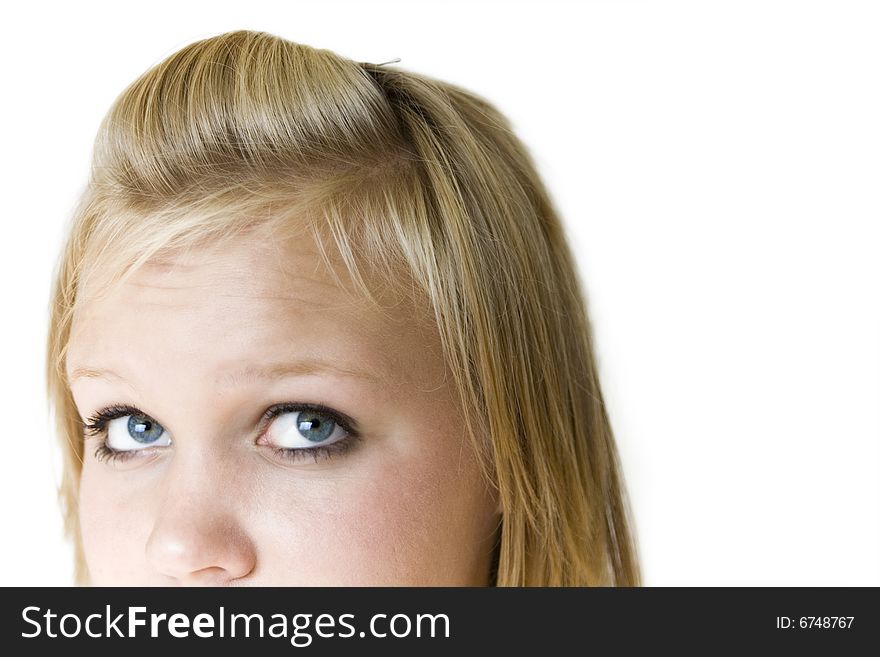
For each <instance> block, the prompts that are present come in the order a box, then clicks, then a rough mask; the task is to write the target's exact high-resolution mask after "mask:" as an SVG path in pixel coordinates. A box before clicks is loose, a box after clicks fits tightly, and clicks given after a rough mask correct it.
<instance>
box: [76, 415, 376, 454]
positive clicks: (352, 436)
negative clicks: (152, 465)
mask: <svg viewBox="0 0 880 657" xmlns="http://www.w3.org/2000/svg"><path fill="white" fill-rule="evenodd" d="M298 411H315V412H320V413H323V414H326V415H328V416H330V418H331V419H332V420H333V422H334V423H335V424H336V425H338V426H340V427H342V429H343V431H345V433H346V434H347V435H346V436H345V437H344V438H341V439H340V440H337V441H336V442H334V443H331V444H329V445H325V446H321V445H319V446H317V447H308V448H291V447H271V448H270V449H272V452H273V453H274V454H275V456H277V457H279V458H283V459H287V460H290V461H300V460H304V459H305V458H307V457H308V456H309V455H310V456H312V457H313V458H314V460H315V463H317V462H318V459H325V458H326V459H328V458H332V457H334V456H340V455H342V454H344V453H345V452H347V451H349V450H350V449H351V448H352V447H354V444H355V443H356V442H357V441H358V439H360V434H359V433H358V432H357V431H355V430H354V429H353V428H352V425H353V422H352V421H351V420H350V418H348V417H347V416H345V415H343V414H342V413H340V412H339V411H335V410H333V409H332V408H329V407H328V406H324V405H323V404H309V403H294V402H284V403H281V404H275V405H273V406H270V407H269V408H268V409H267V410H266V412H265V413H263V416H262V417H261V418H260V422H259V426H260V428H261V431H260V436H262V435H263V433H264V430H265V429H266V428H267V427H268V425H269V423H270V422H271V421H272V420H273V419H275V418H276V417H278V416H279V415H282V414H284V413H295V412H298ZM127 415H143V416H144V417H148V418H150V419H153V418H152V417H151V416H150V415H148V414H147V413H144V412H143V411H141V410H140V409H139V408H136V407H134V406H129V405H127V404H114V405H112V406H107V407H106V408H102V409H101V410H99V411H98V412H96V413H95V414H94V415H92V416H91V417H89V418H88V420H87V421H85V422H83V430H84V432H85V434H86V435H88V436H92V437H99V438H101V440H100V442H99V444H98V447H97V448H96V449H95V459H96V460H98V461H99V462H100V461H106V462H108V463H110V462H122V461H127V460H129V459H131V458H136V457H137V455H138V454H140V453H141V452H144V451H147V450H146V449H144V450H115V449H113V448H112V447H110V446H108V445H107V435H106V431H107V423H108V422H110V421H112V420H115V419H117V418H120V417H125V416H127ZM147 449H149V448H147Z"/></svg>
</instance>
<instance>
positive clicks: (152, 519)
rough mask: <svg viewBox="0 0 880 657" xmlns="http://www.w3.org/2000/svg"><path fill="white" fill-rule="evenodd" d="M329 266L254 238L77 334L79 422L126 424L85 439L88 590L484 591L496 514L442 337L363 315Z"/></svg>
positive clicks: (102, 310)
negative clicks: (106, 415)
mask: <svg viewBox="0 0 880 657" xmlns="http://www.w3.org/2000/svg"><path fill="white" fill-rule="evenodd" d="M317 249H318V247H317V244H316V242H315V241H314V239H313V238H301V239H300V240H299V241H291V242H290V243H289V244H287V245H272V246H267V245H266V244H265V243H263V242H259V241H256V240H255V239H253V238H251V237H243V238H242V239H241V240H240V241H239V242H237V243H236V244H235V245H226V246H223V247H213V248H211V249H202V250H200V251H197V252H195V253H193V254H190V255H189V256H188V257H187V258H186V259H178V260H176V261H175V262H174V263H173V264H174V265H175V268H174V269H173V270H171V269H170V268H169V264H170V263H167V262H166V263H164V264H160V263H153V264H151V265H150V266H148V267H145V268H143V269H141V270H139V271H138V273H137V274H136V275H135V276H134V277H132V278H131V279H130V280H129V281H128V282H127V283H125V284H123V285H122V286H121V287H119V288H117V289H116V290H115V291H114V292H113V293H112V295H110V296H109V297H107V298H106V299H100V300H93V301H91V302H89V301H87V302H86V304H85V306H84V307H83V309H82V311H81V312H78V313H77V315H76V316H75V317H74V323H73V329H72V337H71V343H70V346H69V350H68V358H67V374H68V377H69V379H70V380H71V390H72V393H73V396H74V399H75V401H76V405H77V408H78V410H79V413H80V415H81V416H82V418H83V419H85V420H86V421H87V422H88V421H89V420H90V418H92V417H94V416H95V415H96V414H97V413H99V412H100V411H101V410H102V409H105V408H107V407H112V406H124V407H131V408H121V409H117V410H116V411H115V413H111V414H110V416H111V417H112V416H113V415H116V416H117V417H115V418H113V419H107V420H106V421H105V424H104V427H103V431H101V432H99V433H98V434H97V435H90V434H91V433H92V431H87V432H86V434H87V435H86V437H85V449H84V463H83V469H82V480H81V484H80V500H79V516H80V525H81V530H82V540H83V548H84V551H85V556H86V561H87V564H88V569H89V573H90V576H91V583H92V584H94V585H153V584H155V585H178V584H180V585H187V584H189V585H199V584H202V585H224V584H229V585H244V584H259V585H279V586H283V585H291V586H293V585H485V584H487V583H488V579H489V569H490V562H491V553H492V546H493V539H494V536H493V533H494V529H495V527H496V524H497V520H498V515H497V514H498V504H497V500H496V498H495V497H494V496H493V495H492V493H490V492H489V490H488V489H487V488H486V486H485V485H484V483H483V482H482V480H481V478H480V476H479V471H478V468H477V463H476V461H475V459H474V456H473V453H472V450H471V449H470V447H469V444H468V443H467V441H466V439H465V436H464V434H463V431H462V416H461V411H460V409H459V407H458V405H457V403H456V402H455V401H454V399H453V392H452V387H451V383H452V381H451V375H450V374H449V373H448V372H447V370H446V368H445V365H444V362H443V359H442V356H441V352H440V341H439V335H438V334H437V333H436V328H435V327H434V328H433V329H432V327H433V324H431V323H430V322H428V321H426V319H425V315H423V314H418V313H416V312H415V309H414V308H412V307H409V306H407V305H406V304H403V303H402V302H401V303H398V304H397V305H394V304H393V303H389V302H388V299H386V300H384V305H385V306H386V307H387V312H386V313H384V314H383V313H382V312H380V311H379V310H376V309H373V308H371V307H370V306H368V305H367V304H366V302H365V301H356V300H352V299H351V298H350V297H348V296H346V295H345V294H344V293H343V291H342V290H341V289H340V288H339V287H337V286H336V285H335V283H334V281H333V279H332V276H331V275H330V273H329V272H328V271H326V268H325V267H323V266H322V261H321V259H320V256H319V255H318V250H317ZM340 271H341V270H340ZM85 298H86V299H88V297H87V296H86V297H85ZM303 404H321V405H323V406H324V407H326V408H327V409H328V410H326V411H325V410H323V409H318V410H314V409H313V410H309V409H303V408H297V406H298V405H303ZM267 411H269V412H270V413H271V412H273V411H274V412H275V414H274V415H273V416H271V417H269V416H267V415H266V413H267ZM334 414H336V415H334ZM345 418H350V419H351V421H352V422H353V423H354V425H355V426H345V424H344V423H345ZM94 431H98V429H94ZM350 431H351V432H356V434H357V436H356V437H352V436H351V435H350ZM105 441H106V442H105Z"/></svg>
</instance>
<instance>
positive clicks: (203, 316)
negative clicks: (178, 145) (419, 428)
mask: <svg viewBox="0 0 880 657" xmlns="http://www.w3.org/2000/svg"><path fill="white" fill-rule="evenodd" d="M331 255H332V254H331ZM331 261H332V257H331ZM336 271H337V273H338V274H339V276H340V278H341V279H342V280H343V281H345V280H347V279H346V277H345V275H343V272H344V269H343V268H341V267H337V268H336ZM378 298H379V300H380V302H381V304H382V305H381V308H376V307H374V306H373V305H372V304H371V303H369V300H367V299H366V298H362V297H359V296H358V295H357V294H356V293H355V292H353V291H351V290H344V289H342V288H341V287H339V284H338V282H337V281H336V279H335V278H334V276H333V274H332V273H331V271H330V270H329V269H328V267H327V265H326V264H325V262H324V260H323V259H322V257H321V255H320V251H319V247H318V245H317V243H316V241H315V239H314V238H313V237H311V236H299V237H297V238H296V239H290V240H288V241H286V242H265V241H262V240H260V239H258V238H255V237H249V236H242V237H241V238H240V239H237V240H236V241H234V242H228V243H225V244H223V245H218V246H210V247H204V248H199V249H193V250H190V251H188V252H186V253H182V252H181V253H177V254H172V255H170V256H169V255H165V256H163V257H162V258H161V259H154V260H152V261H150V262H149V263H148V264H147V265H145V266H144V267H142V268H140V269H139V270H137V271H136V272H135V273H134V274H133V275H132V276H131V277H130V278H129V279H128V280H126V281H125V282H124V283H123V284H121V285H119V286H118V287H117V288H114V289H113V290H112V291H110V293H109V294H107V295H106V296H103V297H100V298H97V299H94V300H90V299H89V294H88V290H85V291H84V293H83V302H82V306H81V307H80V308H79V309H78V310H77V313H76V315H75V317H74V321H73V326H72V331H71V340H70V346H69V349H68V359H67V365H68V375H69V374H70V372H71V370H72V369H73V368H75V367H78V366H92V365H95V366H101V367H108V368H114V369H115V368H116V367H120V368H122V369H132V368H142V367H143V363H144V362H145V359H149V362H151V363H153V364H156V365H157V366H159V365H161V367H163V368H164V369H166V370H167V371H176V370H179V368H180V367H181V366H183V365H185V367H186V368H187V373H188V374H195V372H193V370H194V369H195V370H196V371H197V372H198V373H200V374H201V375H204V376H205V377H210V378H211V379H212V380H215V381H216V380H218V379H220V378H222V377H223V376H224V374H225V373H226V372H228V371H230V370H233V369H235V370H239V369H240V368H241V367H242V365H247V364H253V363H259V362H264V361H267V360H270V359H271V360H273V361H277V360H282V359H285V358H288V359H293V358H295V359H314V360H322V361H330V362H332V363H335V364H336V365H337V366H344V367H348V368H352V369H354V368H358V369H362V370H366V371H369V372H372V373H373V374H375V375H377V376H378V377H381V378H383V379H388V378H389V373H390V372H392V371H397V372H404V373H406V372H412V371H413V367H414V366H415V364H416V361H417V360H419V359H423V358H424V356H425V354H426V353H427V352H429V351H430V349H431V346H432V345H431V344H430V343H431V340H432V333H431V331H430V326H429V325H426V324H425V323H424V322H423V321H422V320H420V319H417V317H416V315H415V314H414V312H413V309H412V308H410V307H407V305H405V304H404V303H403V301H402V299H398V298H396V297H395V296H394V295H393V293H391V292H390V291H385V292H384V293H383V294H380V295H379V297H378ZM433 337H436V336H433ZM420 364H421V367H422V369H424V368H425V367H426V366H427V363H425V362H424V360H421V363H420ZM391 378H393V377H391Z"/></svg>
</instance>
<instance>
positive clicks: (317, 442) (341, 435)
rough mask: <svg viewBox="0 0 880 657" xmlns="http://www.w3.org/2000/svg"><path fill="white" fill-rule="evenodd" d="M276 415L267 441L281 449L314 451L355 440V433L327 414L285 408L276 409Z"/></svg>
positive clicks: (273, 413)
mask: <svg viewBox="0 0 880 657" xmlns="http://www.w3.org/2000/svg"><path fill="white" fill-rule="evenodd" d="M272 415H273V417H274V420H273V421H272V423H271V424H270V425H269V428H268V429H267V430H266V433H265V434H264V438H265V440H266V442H267V444H269V445H271V446H273V447H276V448H279V449H283V450H314V449H316V448H320V447H327V446H329V445H332V444H334V443H338V442H340V441H343V440H345V439H347V438H350V437H352V435H351V434H352V432H351V431H349V430H346V428H344V427H343V426H342V424H341V423H340V422H339V421H338V420H337V418H336V417H334V415H333V414H332V413H329V412H327V411H321V410H317V409H313V408H302V407H299V408H296V407H291V408H289V409H286V408H285V407H283V406H282V407H280V408H276V409H272ZM261 440H262V438H261Z"/></svg>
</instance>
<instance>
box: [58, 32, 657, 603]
mask: <svg viewBox="0 0 880 657" xmlns="http://www.w3.org/2000/svg"><path fill="white" fill-rule="evenodd" d="M50 321H51V325H50V331H49V340H48V351H47V376H48V392H49V396H50V401H51V403H52V407H53V409H54V411H55V419H56V423H57V430H58V432H59V435H60V438H61V444H62V445H63V447H64V450H65V472H64V478H63V482H62V489H61V491H60V493H61V498H62V501H63V508H64V513H65V517H66V523H67V530H68V532H69V535H70V536H71V538H72V539H73V542H74V546H75V550H76V560H77V579H78V582H79V583H82V584H86V583H90V584H103V585H106V584H111V585H115V584H135V585H139V584H140V585H142V584H160V585H172V584H211V585H221V584H223V585H225V584H228V585H246V584H264V585H311V584H319V585H328V584H329V585H334V584H339V585H352V584H353V585H467V586H470V585H497V586H558V585H595V586H608V585H624V586H632V585H638V584H639V583H640V576H639V566H638V559H637V554H636V546H635V539H634V533H633V530H632V526H631V521H630V519H629V509H628V503H627V501H626V500H627V498H626V494H625V487H624V481H623V477H622V473H621V469H620V465H619V462H618V456H617V451H616V447H615V443H614V438H613V434H612V430H611V427H610V423H609V420H608V417H607V414H606V409H605V406H604V403H603V399H602V393H601V389H600V385H599V381H598V378H597V370H596V364H595V361H594V355H593V346H592V342H591V330H590V325H589V321H588V317H587V313H586V306H585V299H584V296H583V291H582V286H581V284H580V282H579V280H578V276H577V272H576V264H575V262H574V260H573V257H572V254H571V252H570V250H569V247H568V244H567V242H566V238H565V234H564V229H563V226H562V224H561V222H560V220H559V218H558V217H557V214H556V212H555V211H554V208H553V206H552V203H551V200H550V199H549V198H548V194H547V192H546V190H545V188H544V186H543V184H542V182H541V181H540V179H539V177H538V175H537V173H536V170H535V167H534V164H533V162H532V160H531V158H530V156H529V154H528V152H527V150H526V148H525V147H524V146H523V144H522V142H521V141H520V140H519V139H518V138H517V137H516V136H515V135H514V133H513V132H512V130H511V126H510V124H509V122H508V121H507V119H506V118H505V117H504V116H503V115H501V114H500V113H499V112H498V111H497V110H496V109H495V108H494V107H493V106H492V105H491V104H489V103H488V102H487V101H486V100H484V99H482V98H480V97H479V96H477V95H475V94H473V93H471V92H469V91H466V90H464V89H461V88H459V87H456V86H453V85H450V84H447V83H444V82H441V81H439V80H435V79H431V78H428V77H425V76H422V75H418V74H414V73H411V72H407V71H403V70H400V69H395V68H389V67H387V66H385V65H376V64H369V63H359V62H354V61H351V60H349V59H346V58H344V57H341V56H339V55H336V54H334V53H332V52H330V51H327V50H319V49H314V48H311V47H308V46H304V45H300V44H296V43H292V42H290V41H287V40H285V39H282V38H280V37H277V36H274V35H271V34H267V33H264V32H254V31H246V30H242V31H235V32H230V33H225V34H221V35H219V36H216V37H212V38H209V39H204V40H201V41H198V42H195V43H192V44H190V45H188V46H186V47H184V48H183V49H181V50H180V51H178V52H176V53H174V54H173V55H171V56H170V57H168V58H167V59H165V60H164V61H162V62H161V63H159V64H158V65H156V66H155V67H153V68H152V69H150V70H149V71H147V72H146V73H144V74H143V75H142V76H140V77H139V78H138V79H137V80H135V81H134V82H133V83H132V84H131V85H129V86H128V87H127V88H126V89H125V90H124V91H123V92H122V94H121V95H120V96H119V98H118V99H117V100H116V102H115V103H114V104H113V106H112V107H111V109H110V111H109V112H108V114H107V116H106V117H105V119H104V121H103V123H102V125H101V127H100V130H99V133H98V135H97V139H96V141H95V148H94V153H93V167H92V172H91V176H90V180H89V182H88V185H87V188H86V189H85V191H84V193H83V196H82V200H81V203H80V204H79V206H78V208H77V210H76V212H75V214H74V217H73V221H72V223H71V226H70V232H69V237H68V239H67V242H66V245H65V247H64V249H63V252H62V254H61V258H60V262H59V266H58V270H57V275H56V279H55V285H54V289H53V297H52V304H51V320H50Z"/></svg>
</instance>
